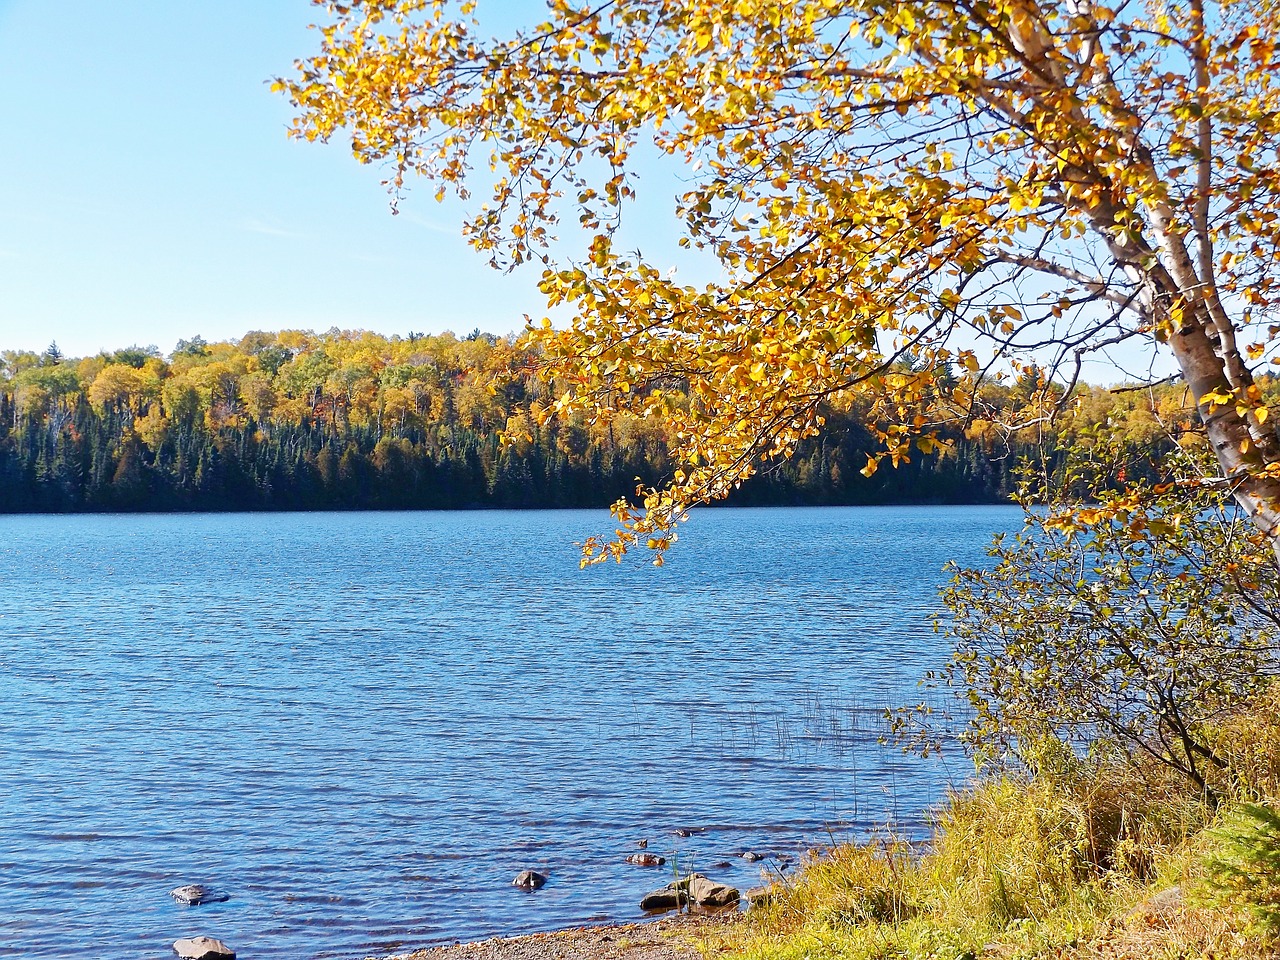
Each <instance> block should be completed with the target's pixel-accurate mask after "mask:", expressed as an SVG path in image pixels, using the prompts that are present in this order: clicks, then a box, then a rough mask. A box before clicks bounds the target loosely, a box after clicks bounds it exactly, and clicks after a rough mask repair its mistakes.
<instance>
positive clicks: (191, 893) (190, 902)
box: [169, 883, 230, 907]
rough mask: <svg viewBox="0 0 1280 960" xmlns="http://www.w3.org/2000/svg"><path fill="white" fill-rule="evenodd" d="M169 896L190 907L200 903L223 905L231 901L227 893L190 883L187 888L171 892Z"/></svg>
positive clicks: (183, 887)
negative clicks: (226, 901) (223, 902)
mask: <svg viewBox="0 0 1280 960" xmlns="http://www.w3.org/2000/svg"><path fill="white" fill-rule="evenodd" d="M169 896H171V897H173V899H175V900H177V901H178V902H179V903H185V904H186V905H187V906H189V907H194V906H195V905H196V904H199V903H221V902H222V901H224V900H228V899H230V898H229V897H228V896H227V895H226V894H225V893H219V892H218V891H217V890H210V889H209V888H208V887H206V886H202V885H201V884H198V883H188V884H186V885H185V886H182V887H178V888H177V889H174V890H170V891H169Z"/></svg>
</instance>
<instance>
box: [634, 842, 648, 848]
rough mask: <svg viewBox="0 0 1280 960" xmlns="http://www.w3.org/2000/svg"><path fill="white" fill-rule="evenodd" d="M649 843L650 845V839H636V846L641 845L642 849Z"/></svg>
mask: <svg viewBox="0 0 1280 960" xmlns="http://www.w3.org/2000/svg"><path fill="white" fill-rule="evenodd" d="M648 845H649V841H648V840H637V841H636V846H637V847H639V848H640V849H641V850H643V849H644V848H645V847H647V846H648Z"/></svg>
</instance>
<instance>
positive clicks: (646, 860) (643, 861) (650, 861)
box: [626, 853, 667, 867]
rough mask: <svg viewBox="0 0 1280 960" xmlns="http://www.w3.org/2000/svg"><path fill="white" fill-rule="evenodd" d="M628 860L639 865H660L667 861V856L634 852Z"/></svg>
mask: <svg viewBox="0 0 1280 960" xmlns="http://www.w3.org/2000/svg"><path fill="white" fill-rule="evenodd" d="M626 860H627V863H634V864H635V865H636V866H637V867H660V866H662V865H663V864H664V863H666V862H667V858H666V857H660V856H658V855H657V854H656V853H633V854H631V856H629V857H627V858H626Z"/></svg>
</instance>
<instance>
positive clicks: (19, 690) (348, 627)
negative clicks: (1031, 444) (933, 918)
mask: <svg viewBox="0 0 1280 960" xmlns="http://www.w3.org/2000/svg"><path fill="white" fill-rule="evenodd" d="M1019 517H1020V514H1019V512H1018V511H1017V509H1016V508H1012V507H876V508H829V509H789V510H783V509H761V510H726V509H720V510H703V511H701V512H698V513H696V514H695V515H694V518H693V519H692V520H691V521H690V523H689V524H687V525H686V526H685V527H684V528H683V529H682V539H681V541H680V542H679V543H678V544H677V545H676V547H675V548H674V549H673V551H672V552H671V554H670V555H669V558H668V562H667V564H666V565H665V566H664V567H662V568H656V567H653V566H652V565H650V564H647V563H644V562H641V561H639V560H638V561H637V562H635V563H631V564H627V565H623V566H614V565H610V566H609V567H603V568H596V569H592V570H588V571H582V572H580V571H579V570H578V569H577V551H576V548H575V547H574V545H573V543H574V541H575V540H581V539H582V538H583V537H585V536H587V535H589V534H592V533H598V532H600V531H601V530H603V529H608V528H609V524H608V521H609V518H608V516H607V514H606V513H604V512H603V511H599V512H578V511H565V512H519V513H516V512H483V513H481V512H477V513H329V514H221V515H210V514H198V515H141V516H72V517H48V516H40V517H35V516H20V517H3V518H0V584H3V589H2V590H0V757H2V761H0V956H21V957H59V958H78V957H83V958H94V960H112V958H143V957H160V956H165V955H166V954H171V950H170V945H171V943H172V941H173V940H175V939H177V938H178V937H187V936H195V935H199V934H205V935H208V936H214V937H219V938H221V939H223V940H225V941H227V942H228V943H229V944H231V946H233V947H234V948H236V949H237V951H238V952H239V955H240V956H241V957H242V958H243V960H254V958H291V960H298V958H320V957H325V958H329V957H332V958H344V960H345V958H358V957H364V956H369V955H382V954H387V953H391V952H394V951H396V950H398V949H407V948H410V947H415V946H422V945H427V944H430V943H437V942H443V941H451V940H455V939H462V940H468V939H476V938H482V937H488V936H493V935H499V934H515V933H521V932H529V931H535V930H546V929H552V928H556V927H561V926H569V925H577V924H584V923H593V922H601V921H628V920H634V919H638V918H639V917H640V913H639V910H638V907H637V902H638V900H639V898H640V896H641V895H642V894H643V893H644V892H646V891H647V890H649V889H652V888H654V887H658V886H662V885H663V884H664V883H666V882H667V881H668V880H670V878H671V872H672V863H671V862H668V864H667V866H666V867H665V868H661V869H645V868H642V867H636V866H632V865H629V864H627V863H625V862H624V860H623V858H624V857H625V856H626V855H627V854H629V853H632V852H635V850H636V841H637V840H640V839H647V840H648V841H649V844H648V850H649V852H652V853H657V854H659V855H662V856H665V857H667V858H669V860H676V859H678V862H679V865H680V867H681V868H685V867H692V868H694V869H698V870H704V871H705V872H707V873H709V874H711V875H712V876H713V877H714V878H716V879H720V880H724V881H727V882H730V883H732V884H735V885H739V886H743V887H746V886H754V885H756V884H758V883H759V882H760V877H761V870H762V868H774V869H776V868H778V867H780V866H782V865H783V864H785V862H786V859H787V858H788V857H796V856H798V855H799V854H800V853H802V852H803V851H804V850H806V849H808V848H810V847H813V846H815V845H823V844H829V843H830V842H831V841H832V840H833V839H834V840H842V839H851V838H856V837H859V836H865V835H866V834H867V832H868V831H870V830H873V829H875V827H876V826H877V825H880V824H883V823H885V822H887V821H888V820H890V819H893V820H896V821H897V822H899V823H900V824H903V827H904V829H907V830H920V829H922V824H923V823H924V818H925V815H926V811H927V809H928V807H929V806H930V805H931V804H933V803H935V802H936V801H937V800H938V798H939V797H940V796H941V794H942V792H943V791H944V790H945V787H946V785H947V783H948V781H949V780H951V781H960V780H963V779H964V777H965V776H966V775H967V773H968V772H969V770H968V767H967V766H966V763H965V761H964V760H963V758H960V757H951V758H949V759H948V760H946V761H944V762H939V761H928V762H924V761H921V760H919V759H917V758H913V757H909V756H904V755H903V754H902V753H901V752H899V751H895V750H892V749H885V748H882V747H879V746H878V745H877V743H876V738H877V735H878V733H879V732H880V729H881V724H880V719H879V710H880V709H881V708H883V707H884V706H885V705H891V704H899V703H906V702H914V701H916V700H918V699H919V697H920V692H919V690H918V689H917V686H916V685H917V681H918V680H919V679H920V677H921V675H922V674H923V672H924V671H925V670H926V669H927V668H929V667H930V666H935V665H938V664H941V663H942V662H943V661H944V660H945V658H946V650H945V641H944V640H943V639H942V638H940V637H939V636H937V635H936V634H935V633H934V630H933V627H932V623H931V617H932V615H933V614H934V612H935V611H936V610H937V606H938V604H937V599H936V591H937V588H938V586H939V584H940V583H941V582H942V580H943V575H942V574H941V572H940V568H941V567H942V565H943V563H944V562H945V561H946V560H948V559H956V560H958V561H960V562H962V563H974V564H976V563H980V562H982V560H983V551H984V549H985V547H986V546H987V544H988V543H989V541H990V538H991V535H992V534H993V533H995V532H996V531H998V530H1008V529H1012V528H1014V527H1015V526H1016V525H1017V524H1018V523H1019ZM678 829H682V830H687V831H692V834H691V836H688V837H681V836H678V835H677V834H676V833H675V832H674V831H676V830H678ZM746 850H751V851H753V852H757V853H760V854H761V855H764V856H765V857H766V859H765V860H763V861H761V862H759V863H748V862H747V861H746V860H744V859H742V857H741V856H740V854H741V853H742V852H743V851H746ZM524 868H533V869H537V870H540V871H542V872H544V873H546V874H547V875H548V876H549V878H550V880H549V882H548V884H547V885H546V886H545V887H544V888H543V889H541V890H539V891H537V892H533V893H529V892H525V891H521V890H519V889H516V888H513V887H512V886H511V885H510V884H511V880H512V878H513V877H514V876H515V874H516V873H517V872H519V871H520V870H522V869H524ZM184 883H203V884H206V885H208V886H211V887H214V888H217V889H219V890H222V891H225V892H226V893H227V894H228V895H229V897H230V899H228V900H227V901H226V902H224V903H214V904H204V905H201V906H196V907H184V906H181V905H179V904H178V903H176V902H175V901H174V900H172V899H171V898H170V896H169V890H171V889H172V888H174V887H176V886H178V885H180V884H184Z"/></svg>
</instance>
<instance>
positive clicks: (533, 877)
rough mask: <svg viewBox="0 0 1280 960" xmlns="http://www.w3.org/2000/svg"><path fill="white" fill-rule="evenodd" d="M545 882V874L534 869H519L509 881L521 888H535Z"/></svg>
mask: <svg viewBox="0 0 1280 960" xmlns="http://www.w3.org/2000/svg"><path fill="white" fill-rule="evenodd" d="M546 882H547V878H546V876H544V875H543V874H541V873H538V871H536V870H521V871H520V873H518V874H517V875H516V878H515V879H514V880H512V881H511V885H512V886H513V887H519V888H520V889H522V890H537V889H538V888H540V887H541V886H542V885H543V884H544V883H546Z"/></svg>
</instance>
